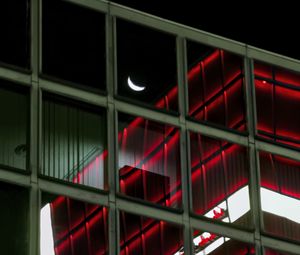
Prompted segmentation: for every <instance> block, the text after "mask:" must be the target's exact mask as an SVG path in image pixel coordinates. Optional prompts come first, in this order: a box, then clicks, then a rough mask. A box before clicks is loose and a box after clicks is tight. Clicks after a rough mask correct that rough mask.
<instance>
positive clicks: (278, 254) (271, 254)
mask: <svg viewBox="0 0 300 255" xmlns="http://www.w3.org/2000/svg"><path fill="white" fill-rule="evenodd" d="M265 255H295V254H294V253H288V252H283V251H276V250H273V249H269V248H268V249H267V248H266V249H265Z"/></svg>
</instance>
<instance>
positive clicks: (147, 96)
mask: <svg viewBox="0 0 300 255" xmlns="http://www.w3.org/2000/svg"><path fill="white" fill-rule="evenodd" d="M117 59H118V61H117V63H118V95H119V96H121V97H122V98H124V97H125V98H130V99H133V100H135V101H139V102H140V103H143V104H147V105H151V106H154V107H155V108H160V109H165V110H170V111H178V99H177V92H178V90H177V78H176V73H177V69H176V38H175V36H171V35H168V34H164V33H162V32H159V31H158V30H154V29H150V28H147V27H143V26H140V25H136V24H133V23H129V22H126V21H123V20H117Z"/></svg>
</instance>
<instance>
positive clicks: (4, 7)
mask: <svg viewBox="0 0 300 255" xmlns="http://www.w3.org/2000/svg"><path fill="white" fill-rule="evenodd" d="M0 31H1V47H0V63H7V64H10V65H15V66H19V67H22V68H27V69H29V68H30V57H29V56H30V39H29V38H30V36H29V35H30V1H29V0H9V1H1V2H0Z"/></svg>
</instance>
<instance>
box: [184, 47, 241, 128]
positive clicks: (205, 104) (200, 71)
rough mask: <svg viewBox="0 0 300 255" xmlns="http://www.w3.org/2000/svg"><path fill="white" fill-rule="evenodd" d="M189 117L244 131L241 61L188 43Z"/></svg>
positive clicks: (220, 51)
mask: <svg viewBox="0 0 300 255" xmlns="http://www.w3.org/2000/svg"><path fill="white" fill-rule="evenodd" d="M187 57H188V73H187V78H188V99H189V116H191V117H192V118H193V119H195V120H199V121H205V122H208V123H212V124H217V125H219V126H223V127H227V128H231V129H235V130H239V131H245V130H246V111H245V97H244V93H245V92H244V64H243V58H242V57H239V56H237V55H234V54H232V53H230V52H227V51H224V50H220V49H215V48H211V47H208V46H205V45H202V44H198V43H195V42H190V41H188V42H187Z"/></svg>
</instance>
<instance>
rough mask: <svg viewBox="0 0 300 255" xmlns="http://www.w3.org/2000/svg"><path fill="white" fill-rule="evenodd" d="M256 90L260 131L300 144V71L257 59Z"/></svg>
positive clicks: (296, 145) (271, 138)
mask: <svg viewBox="0 0 300 255" xmlns="http://www.w3.org/2000/svg"><path fill="white" fill-rule="evenodd" d="M255 90H256V108H257V130H258V134H259V135H260V136H261V137H264V138H266V139H269V140H272V141H274V142H278V143H283V144H286V145H289V146H294V147H297V148H300V126H299V122H300V116H299V114H296V113H297V112H299V111H300V74H298V73H294V72H292V71H288V70H286V69H282V68H278V67H275V66H269V65H266V64H262V63H259V62H256V63H255Z"/></svg>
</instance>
